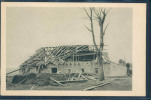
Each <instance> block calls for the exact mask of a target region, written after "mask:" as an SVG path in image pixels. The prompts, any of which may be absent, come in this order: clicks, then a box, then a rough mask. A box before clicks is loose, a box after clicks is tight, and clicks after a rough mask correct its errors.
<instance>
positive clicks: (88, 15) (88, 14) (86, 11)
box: [84, 8, 90, 18]
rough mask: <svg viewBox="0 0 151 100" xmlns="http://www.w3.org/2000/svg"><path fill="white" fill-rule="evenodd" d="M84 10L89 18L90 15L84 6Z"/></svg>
mask: <svg viewBox="0 0 151 100" xmlns="http://www.w3.org/2000/svg"><path fill="white" fill-rule="evenodd" d="M84 10H85V12H86V14H87V16H88V17H89V18H90V15H89V14H88V12H87V10H86V9H85V8H84Z"/></svg>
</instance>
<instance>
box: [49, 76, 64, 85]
mask: <svg viewBox="0 0 151 100" xmlns="http://www.w3.org/2000/svg"><path fill="white" fill-rule="evenodd" d="M49 78H50V79H51V80H53V81H54V82H56V83H57V84H59V85H62V83H60V82H59V81H57V80H55V79H53V78H52V77H49Z"/></svg>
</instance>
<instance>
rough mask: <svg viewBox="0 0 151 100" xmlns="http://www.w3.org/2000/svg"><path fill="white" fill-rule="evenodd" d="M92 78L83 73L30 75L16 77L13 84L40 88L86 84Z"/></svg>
mask: <svg viewBox="0 0 151 100" xmlns="http://www.w3.org/2000/svg"><path fill="white" fill-rule="evenodd" d="M90 77H93V76H92V75H89V74H82V73H71V74H50V73H39V74H35V73H30V74H27V75H15V76H14V78H13V80H12V82H11V83H14V84H35V85H38V86H46V85H52V86H58V85H62V84H64V83H70V82H86V81H87V80H88V79H91V78H90ZM93 78H94V77H93ZM93 78H92V79H93Z"/></svg>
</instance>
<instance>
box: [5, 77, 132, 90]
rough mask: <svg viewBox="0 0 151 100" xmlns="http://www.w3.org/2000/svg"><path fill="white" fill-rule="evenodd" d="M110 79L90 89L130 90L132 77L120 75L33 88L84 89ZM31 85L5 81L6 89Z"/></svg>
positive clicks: (25, 88) (29, 87) (20, 88)
mask: <svg viewBox="0 0 151 100" xmlns="http://www.w3.org/2000/svg"><path fill="white" fill-rule="evenodd" d="M108 81H110V83H109V84H106V85H103V86H101V87H96V88H94V89H92V90H91V91H98V90H99V91H104V90H106V91H107V90H114V91H131V90H132V77H120V78H106V79H105V81H102V82H100V81H99V80H88V81H87V82H82V83H78V82H76V83H66V84H63V85H59V86H51V85H48V86H38V87H35V88H33V90H84V89H85V88H88V87H92V86H96V85H98V84H102V83H105V82H108ZM31 87H32V85H31V84H30V85H29V84H26V85H25V84H12V83H7V90H30V89H31Z"/></svg>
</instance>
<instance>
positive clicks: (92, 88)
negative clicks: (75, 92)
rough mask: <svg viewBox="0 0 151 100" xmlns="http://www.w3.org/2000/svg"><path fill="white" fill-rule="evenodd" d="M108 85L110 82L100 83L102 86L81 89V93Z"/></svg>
mask: <svg viewBox="0 0 151 100" xmlns="http://www.w3.org/2000/svg"><path fill="white" fill-rule="evenodd" d="M110 83H111V82H106V83H102V84H100V85H97V86H92V87H88V88H85V89H83V90H82V91H87V90H93V89H95V88H97V87H101V86H104V85H107V84H110Z"/></svg>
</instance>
